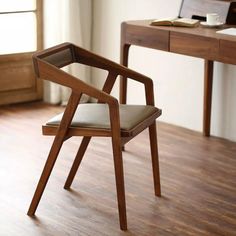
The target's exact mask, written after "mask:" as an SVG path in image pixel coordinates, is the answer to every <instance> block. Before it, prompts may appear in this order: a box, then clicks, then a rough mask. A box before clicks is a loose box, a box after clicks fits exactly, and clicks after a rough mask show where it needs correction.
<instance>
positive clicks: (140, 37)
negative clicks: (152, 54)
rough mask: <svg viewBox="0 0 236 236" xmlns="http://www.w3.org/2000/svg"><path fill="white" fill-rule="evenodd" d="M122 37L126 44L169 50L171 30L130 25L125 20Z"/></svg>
mask: <svg viewBox="0 0 236 236" xmlns="http://www.w3.org/2000/svg"><path fill="white" fill-rule="evenodd" d="M121 37H123V38H122V41H123V42H124V43H125V44H131V45H137V46H142V47H147V48H153V49H159V50H164V51H169V31H167V30H161V29H157V28H155V27H151V26H149V27H143V26H141V25H128V24H126V23H125V22H124V23H122V28H121Z"/></svg>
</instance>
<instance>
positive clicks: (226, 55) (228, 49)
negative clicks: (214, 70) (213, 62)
mask: <svg viewBox="0 0 236 236" xmlns="http://www.w3.org/2000/svg"><path fill="white" fill-rule="evenodd" d="M219 54H220V58H219V59H220V60H219V61H221V62H224V63H229V64H236V42H235V41H228V40H220V53H219Z"/></svg>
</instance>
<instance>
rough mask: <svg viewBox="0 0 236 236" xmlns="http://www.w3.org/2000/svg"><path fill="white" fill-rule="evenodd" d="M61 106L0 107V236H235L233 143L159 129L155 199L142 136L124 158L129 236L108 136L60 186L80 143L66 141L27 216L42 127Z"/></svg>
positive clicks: (44, 150)
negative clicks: (33, 212) (158, 189)
mask: <svg viewBox="0 0 236 236" xmlns="http://www.w3.org/2000/svg"><path fill="white" fill-rule="evenodd" d="M62 110H63V108H62V107H59V106H52V105H46V104H43V103H29V104H23V105H12V106H4V107H1V108H0V235H3V236H5V235H6V236H8V235H9V236H11V235H13V236H14V235H17V236H18V235H22V236H23V235H24V236H25V235H34V236H35V235H36V236H38V235H43V236H45V235H46V236H51V235H59V236H60V235H63V236H64V235H96V236H100V235H101V236H103V235H105V236H106V235H107V236H121V235H126V236H127V235H132V236H133V235H138V236H144V235H145V236H146V235H148V236H149V235H150V236H155V235H158V236H159V235H160V236H173V235H174V236H175V235H177V236H185V235H186V236H188V235H189V236H195V235H196V236H199V235H201V236H235V235H236V143H234V142H230V141H227V140H224V139H220V138H215V137H210V138H206V137H203V136H202V135H201V134H200V133H197V132H194V131H191V130H187V129H184V128H180V127H175V126H172V125H167V124H164V123H158V140H159V156H160V173H161V186H162V197H161V198H158V197H155V195H154V191H153V179H152V166H151V157H150V148H149V140H148V132H147V131H144V132H143V133H141V134H140V135H139V136H137V137H136V138H135V139H134V140H132V141H131V142H130V143H128V144H127V145H126V151H125V152H124V154H123V159H124V172H125V187H126V200H127V217H128V231H127V232H122V231H120V229H119V221H118V210H117V202H116V189H115V178H114V166H113V158H112V148H111V141H110V139H109V138H94V139H92V141H91V143H90V144H89V147H88V150H87V152H86V153H85V157H84V159H83V161H82V163H81V166H80V168H79V170H78V173H77V175H76V177H75V179H74V182H73V184H72V188H71V190H69V191H67V190H65V189H64V188H63V185H64V182H65V180H66V177H67V174H68V172H69V169H70V167H71V164H72V162H73V158H74V156H75V154H76V152H77V149H78V147H79V144H80V141H81V138H72V139H70V140H68V141H66V142H65V144H64V146H63V147H62V150H61V153H60V155H59V157H58V161H57V162H56V164H55V168H54V170H53V172H52V175H51V177H50V179H49V183H48V185H47V187H46V190H45V192H44V195H43V197H42V200H41V202H40V204H39V207H38V210H37V212H36V217H34V218H30V217H28V216H27V214H26V213H27V210H28V207H29V204H30V201H31V199H32V196H33V193H34V190H35V188H36V184H37V182H38V179H39V177H40V174H41V171H42V169H43V166H44V163H45V161H46V157H47V154H48V152H49V148H50V146H51V144H52V140H53V138H52V137H46V136H42V134H41V125H42V124H43V123H44V122H45V121H47V119H48V118H50V117H51V116H53V115H55V114H57V113H60V112H61V111H62Z"/></svg>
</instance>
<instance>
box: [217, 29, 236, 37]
mask: <svg viewBox="0 0 236 236" xmlns="http://www.w3.org/2000/svg"><path fill="white" fill-rule="evenodd" d="M216 33H218V34H228V35H233V36H236V28H228V29H223V30H218V31H216Z"/></svg>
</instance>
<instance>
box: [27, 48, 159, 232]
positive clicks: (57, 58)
mask: <svg viewBox="0 0 236 236" xmlns="http://www.w3.org/2000/svg"><path fill="white" fill-rule="evenodd" d="M33 62H34V67H35V73H36V74H37V76H38V77H39V78H42V79H46V80H50V81H53V82H55V83H58V84H61V85H64V86H67V87H69V88H71V89H72V94H71V97H70V100H69V102H68V105H67V106H66V109H65V112H64V114H63V117H62V121H61V123H60V126H59V127H53V126H50V125H44V126H43V134H44V135H54V136H55V138H54V142H53V144H52V147H51V150H50V153H49V155H48V159H47V161H46V164H45V167H44V170H43V172H42V175H41V177H40V180H39V183H38V186H37V188H36V191H35V194H34V196H33V199H32V202H31V205H30V208H29V210H28V215H30V216H33V215H34V214H35V211H36V209H37V206H38V204H39V201H40V199H41V196H42V194H43V191H44V189H45V187H46V184H47V182H48V179H49V176H50V174H51V172H52V169H53V166H54V164H55V162H56V159H57V156H58V154H59V152H60V149H61V147H62V144H63V142H64V141H66V140H68V139H69V138H71V137H73V136H83V139H82V142H81V145H80V148H79V150H78V151H77V154H76V157H75V160H74V162H73V164H72V167H71V170H70V172H69V175H68V177H67V180H66V182H65V185H64V188H65V189H69V188H70V186H71V184H72V182H73V179H74V177H75V175H76V172H77V170H78V168H79V166H80V164H81V161H82V159H83V156H84V154H85V151H86V149H87V147H88V144H89V142H90V140H91V137H93V136H100V137H111V140H112V149H113V157H114V170H115V179H116V190H117V201H118V210H119V219H120V228H121V229H122V230H127V217H126V201H125V186H124V174H123V172H124V171H123V159H122V145H124V144H125V143H127V142H128V141H130V140H131V139H132V138H134V137H135V136H136V135H138V134H139V133H140V132H141V131H143V130H144V129H146V128H148V127H149V130H150V131H149V132H150V146H151V156H152V166H153V179H154V191H155V195H156V196H161V189H160V174H159V160H158V149H157V135H156V126H155V120H156V118H157V117H158V116H160V115H161V110H158V112H155V113H153V114H151V115H150V116H149V117H147V118H146V119H145V120H142V121H141V122H140V123H139V124H138V125H136V126H135V127H134V128H132V129H129V130H121V128H120V115H119V103H118V100H117V99H116V98H114V97H112V96H111V95H110V92H111V90H112V88H113V85H114V83H115V81H116V79H117V77H118V75H122V76H123V77H124V78H131V79H133V80H136V81H138V82H140V83H143V85H144V87H145V96H146V103H147V105H151V106H154V93H153V82H152V80H151V79H150V78H148V77H146V76H144V75H142V74H140V73H137V72H135V71H133V70H130V69H128V68H126V67H124V66H121V65H119V64H117V63H114V62H112V61H109V60H107V59H105V58H103V57H101V56H98V55H96V54H93V53H91V52H89V51H87V50H84V49H82V48H80V47H77V46H75V45H73V44H70V43H64V44H61V45H58V46H55V47H52V48H50V49H46V50H44V51H42V52H38V53H36V54H34V55H33ZM71 63H81V64H85V65H89V66H93V67H97V68H100V69H104V70H106V71H108V76H107V78H106V81H105V83H104V86H103V89H102V90H99V89H96V88H95V87H92V86H90V85H89V84H87V83H85V82H83V81H82V80H80V79H79V78H76V77H74V76H72V75H70V74H68V73H66V72H64V71H63V70H61V69H60V68H61V67H63V66H66V65H69V64H71ZM82 94H87V95H89V96H91V97H93V98H96V99H97V100H98V103H107V104H108V107H109V117H110V124H111V127H110V129H104V128H100V129H99V128H80V127H75V128H74V127H71V126H70V124H71V121H72V119H73V116H74V113H75V111H76V109H77V106H78V104H79V101H80V97H81V95H82Z"/></svg>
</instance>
